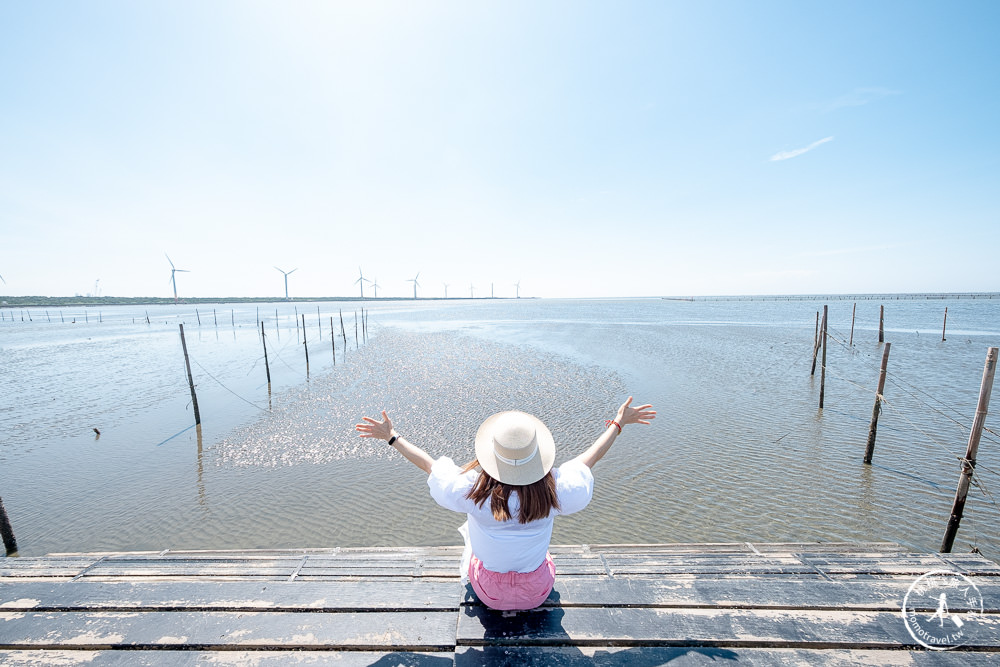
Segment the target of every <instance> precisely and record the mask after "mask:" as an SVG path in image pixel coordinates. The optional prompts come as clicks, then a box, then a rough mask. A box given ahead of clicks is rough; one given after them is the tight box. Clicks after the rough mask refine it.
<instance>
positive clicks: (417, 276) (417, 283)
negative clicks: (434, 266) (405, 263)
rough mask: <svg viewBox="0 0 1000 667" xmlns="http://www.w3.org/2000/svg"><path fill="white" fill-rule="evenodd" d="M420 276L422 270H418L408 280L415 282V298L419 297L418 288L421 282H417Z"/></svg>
mask: <svg viewBox="0 0 1000 667" xmlns="http://www.w3.org/2000/svg"><path fill="white" fill-rule="evenodd" d="M419 277H420V272H419V271H417V275H415V276H413V277H412V278H410V279H409V280H407V281H406V282H408V283H413V298H414V299H416V298H417V288H418V287H420V283H419V282H417V278H419Z"/></svg>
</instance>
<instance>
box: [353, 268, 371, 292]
mask: <svg viewBox="0 0 1000 667" xmlns="http://www.w3.org/2000/svg"><path fill="white" fill-rule="evenodd" d="M370 282H371V281H370V280H368V279H367V278H365V274H363V273H362V272H361V267H360V266H359V267H358V279H357V280H355V281H354V284H355V285H358V284H360V285H361V298H362V299H364V298H365V283H370Z"/></svg>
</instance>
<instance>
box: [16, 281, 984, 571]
mask: <svg viewBox="0 0 1000 667" xmlns="http://www.w3.org/2000/svg"><path fill="white" fill-rule="evenodd" d="M855 301H856V302H857V321H856V324H855V329H854V345H853V347H849V346H848V345H847V341H848V338H849V336H850V326H851V308H852V304H853V303H854V302H855ZM824 303H827V304H829V306H830V334H831V336H832V338H831V340H830V347H829V349H828V360H827V367H828V372H827V384H826V396H825V400H826V405H825V409H824V410H822V411H821V410H819V409H818V407H817V405H818V395H819V376H820V372H819V369H817V372H816V375H815V376H810V372H809V371H810V366H811V363H812V346H813V336H814V327H815V316H816V315H815V314H816V312H817V311H818V310H822V305H823V304H824ZM880 303H882V304H884V305H885V307H886V316H885V317H886V340H887V341H888V342H891V343H892V351H891V356H890V359H889V382H888V383H887V387H886V390H885V397H886V400H887V405H886V406H885V408H884V410H883V413H882V416H881V418H880V421H879V430H878V442H877V445H876V449H875V460H874V462H875V465H873V466H865V465H863V464H862V456H863V453H864V447H865V442H866V439H867V434H868V423H869V420H870V417H871V411H872V404H873V401H874V390H875V386H876V384H877V376H878V366H879V362H880V359H881V346H880V345H879V344H878V341H877V328H878V311H879V304H880ZM364 305H365V307H366V309H368V311H369V313H370V316H369V323H370V325H369V339H368V342H367V343H365V342H364V341H362V343H361V345H360V346H359V348H358V349H355V340H354V313H355V310H356V309H358V308H360V306H361V304H360V303H358V302H345V303H335V302H327V303H319V304H316V303H312V304H303V303H298V304H294V305H293V304H288V303H278V304H268V305H263V304H262V305H261V306H260V307H259V309H258V307H257V306H256V305H247V304H239V305H233V306H230V305H219V306H216V307H215V311H216V312H215V314H214V315H213V312H212V307H211V306H204V305H199V306H198V309H199V315H200V317H201V322H202V323H201V325H200V326H199V325H198V323H197V316H196V314H195V309H194V307H193V306H190V305H183V304H182V305H178V306H156V307H152V306H151V307H149V308H145V307H134V306H130V307H126V306H121V307H101V308H99V309H98V308H91V309H88V310H87V311H86V312H84V311H83V310H82V309H80V308H76V309H68V308H63V309H62V311H59V310H58V309H49V312H48V313H46V312H45V310H44V309H30V311H28V310H22V309H5V316H6V319H5V320H4V321H2V322H0V367H2V368H3V379H4V382H3V389H2V398H0V497H2V498H3V501H4V504H5V505H6V507H7V511H8V514H9V515H10V519H11V522H12V524H13V527H14V531H15V534H16V535H17V539H18V543H19V546H20V549H21V554H23V555H38V554H44V553H50V552H60V551H104V550H162V549H167V548H170V549H212V548H271V547H273V548H294V547H332V546H373V545H386V546H404V545H437V544H459V543H460V537H459V535H458V533H457V532H456V530H455V529H456V527H457V526H458V525H459V524H461V523H462V520H463V519H462V517H460V516H459V515H457V514H453V513H451V512H448V511H446V510H444V509H441V508H439V507H437V505H435V504H434V502H433V501H432V500H431V499H430V497H429V495H428V493H427V486H426V481H425V476H424V475H423V473H421V472H420V471H419V470H417V469H416V468H415V467H413V466H412V465H411V464H409V463H407V462H405V461H404V460H403V459H402V457H400V456H399V455H398V454H396V453H395V451H393V450H391V449H390V448H388V447H387V445H385V443H382V442H380V441H371V440H361V439H360V438H358V437H357V435H356V434H355V432H354V430H353V425H354V424H355V423H356V422H357V421H358V419H359V417H360V416H361V415H362V414H366V415H372V416H374V415H377V413H378V411H379V410H381V409H382V408H385V409H386V410H388V412H389V414H390V416H391V417H392V418H393V421H394V423H395V425H396V428H397V430H399V431H400V432H401V433H403V434H405V435H406V436H407V438H409V439H410V440H411V441H413V442H415V443H417V444H419V445H421V446H423V447H424V448H425V449H427V450H428V451H429V452H430V453H431V455H432V456H441V455H448V456H451V457H452V458H454V459H455V460H456V461H458V462H460V463H461V462H465V461H466V460H468V458H470V456H471V451H472V439H473V436H474V434H475V431H476V428H477V427H478V425H479V423H480V422H481V421H482V420H483V419H485V418H486V417H487V416H489V415H490V414H492V413H494V412H497V411H500V410H506V409H513V408H517V409H522V410H525V411H528V412H531V413H533V414H536V415H538V416H539V417H540V418H541V419H542V420H543V421H545V422H546V423H547V424H548V425H549V427H550V428H551V430H552V432H553V434H554V436H555V439H556V443H557V465H558V463H560V462H562V461H565V460H567V459H569V458H571V457H572V456H575V455H576V454H577V453H579V452H581V451H582V450H583V449H584V448H586V447H587V446H588V445H589V444H590V443H591V442H593V440H594V439H595V438H596V437H597V436H598V435H599V434H600V432H601V431H602V430H603V427H604V420H605V419H607V418H610V417H612V416H613V414H614V411H615V409H616V408H617V407H618V405H619V404H620V403H621V402H622V401H623V400H624V398H626V397H627V396H628V395H629V394H632V395H634V396H635V399H636V401H639V402H649V403H653V404H654V407H655V408H656V409H657V411H658V417H657V419H656V420H655V422H654V423H653V424H652V425H650V426H646V427H643V426H631V427H627V428H626V430H625V433H624V435H623V436H622V437H621V438H619V440H618V442H617V443H616V444H615V446H614V447H613V448H612V450H611V452H610V453H609V454H608V456H606V457H605V458H604V459H603V460H602V461H601V462H600V464H598V466H597V467H596V468H595V477H596V487H595V494H594V500H593V502H592V504H591V505H590V507H588V508H587V510H585V511H583V512H581V513H579V514H576V515H573V516H570V517H564V518H561V519H560V520H559V521H557V522H556V527H555V533H554V536H553V541H554V542H555V543H591V544H595V543H634V542H731V541H812V540H830V541H837V540H847V541H863V540H889V541H895V542H900V543H902V544H905V545H908V546H911V547H913V548H916V549H920V550H931V551H933V550H936V549H937V547H938V545H939V544H940V541H941V537H942V535H943V533H944V528H945V524H946V520H947V516H948V513H949V511H950V508H951V503H952V500H953V497H954V489H955V485H956V482H957V480H958V475H959V466H958V462H957V458H956V457H957V456H960V455H962V454H963V453H964V451H965V446H966V442H967V439H968V431H967V428H968V426H969V425H970V424H971V423H972V418H973V414H974V412H975V407H976V401H977V397H978V392H979V386H980V382H981V379H982V372H983V363H984V360H985V357H986V350H987V348H988V347H989V346H996V345H998V344H1000V298H994V299H982V298H980V299H948V300H939V299H933V300H925V299H913V300H910V299H899V300H889V299H886V300H881V301H878V300H867V299H863V298H861V299H857V300H855V299H852V298H849V299H843V300H840V299H836V298H829V299H824V298H816V299H815V300H804V299H801V300H767V299H765V300H760V299H757V300H752V301H749V300H699V301H695V302H683V301H668V300H660V299H637V300H529V299H520V300H496V301H494V300H475V301H469V300H454V301H446V302H445V301H418V302H403V301H394V302H388V301H381V302H367V303H365V304H364ZM317 306H318V307H319V309H320V314H319V315H317ZM946 306H947V307H948V337H947V338H948V340H947V341H946V342H941V323H942V317H943V312H944V308H945V307H946ZM296 309H297V310H296ZM340 309H343V312H344V322H345V326H346V329H347V339H348V346H347V347H348V349H347V351H346V361H345V358H344V356H345V355H344V350H343V340H342V339H341V338H340V323H339V319H337V316H338V310H340ZM29 312H30V320H29V318H28V316H27V315H28V314H29ZM147 312H148V314H149V319H150V323H149V324H147V323H146V313H147ZM303 313H304V314H305V315H306V326H307V328H308V330H307V336H308V347H309V357H310V375H309V377H308V378H307V377H306V370H305V359H304V354H303V349H302V345H301V335H298V336H297V331H296V322H299V325H301V314H303ZM258 314H259V317H260V318H261V319H262V320H264V323H265V332H266V336H267V342H268V355H269V361H270V366H271V375H272V386H271V393H270V396H269V394H268V389H267V384H266V380H265V370H264V365H263V353H262V347H261V341H260V332H259V329H258V327H257V326H256V321H257V317H258ZM296 314H298V315H296ZM331 316H333V317H334V318H335V320H336V331H337V340H336V350H337V352H336V354H337V360H336V365H334V364H333V358H332V352H331V340H330V322H329V318H330V317H331ZM297 317H298V319H297ZM12 318H13V319H12ZM22 318H23V321H22ZM74 320H75V323H73V321H74ZM216 321H217V322H218V324H217V325H216V324H215V322H216ZM178 322H183V323H184V325H185V327H184V328H185V332H186V334H187V346H188V350H189V353H190V355H191V359H192V372H193V375H194V377H195V382H196V384H197V389H198V402H199V406H200V410H201V415H202V422H203V425H202V429H201V434H200V438H199V435H198V433H197V431H196V430H195V429H191V428H188V427H189V426H190V425H191V424H192V423H193V413H192V409H191V405H190V394H189V391H188V387H187V377H186V372H185V369H184V360H183V355H182V352H181V345H180V338H179V334H178V327H177V324H178ZM320 323H322V327H320ZM320 328H322V336H321V337H320V331H319V330H320ZM996 403H997V401H996V399H995V400H994V405H993V410H992V412H993V413H994V414H995V413H996V412H997V410H998V408H997V407H996ZM994 424H996V420H995V419H994V418H993V417H992V416H991V417H988V418H987V422H986V425H987V428H991V429H993V430H995V428H994V426H993V425H994ZM94 428H98V429H100V431H101V434H100V437H97V436H96V434H95V433H94V431H93V429H94ZM978 462H979V467H978V468H977V470H978V471H979V474H980V478H981V480H982V482H983V484H984V485H985V488H986V489H987V491H989V492H991V493H993V494H994V496H993V497H994V498H996V499H997V502H1000V475H998V474H997V472H996V471H1000V438H997V437H996V436H995V435H993V434H992V433H991V432H987V433H985V434H984V437H983V441H982V444H981V445H980V453H979V459H978ZM970 545H976V546H978V547H979V548H980V549H981V550H982V551H983V552H984V553H985V554H986V555H987V556H989V557H991V558H994V559H996V558H998V557H1000V508H998V506H997V504H995V503H994V502H993V500H991V499H990V497H988V496H986V495H985V494H984V493H983V492H982V491H981V490H980V489H978V488H975V487H974V488H973V490H972V492H971V493H970V500H969V504H968V505H967V507H966V515H965V519H964V520H963V523H962V527H961V529H960V531H959V534H958V539H957V540H956V543H955V550H956V551H967V550H968V549H969V547H970Z"/></svg>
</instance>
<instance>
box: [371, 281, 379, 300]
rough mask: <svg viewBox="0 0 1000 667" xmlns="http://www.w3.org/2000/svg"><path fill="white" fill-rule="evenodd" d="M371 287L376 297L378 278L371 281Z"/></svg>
mask: <svg viewBox="0 0 1000 667" xmlns="http://www.w3.org/2000/svg"><path fill="white" fill-rule="evenodd" d="M372 289H373V290H375V298H376V299H377V298H378V278H376V279H375V280H373V281H372Z"/></svg>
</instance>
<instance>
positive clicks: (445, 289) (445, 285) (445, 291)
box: [441, 283, 448, 299]
mask: <svg viewBox="0 0 1000 667" xmlns="http://www.w3.org/2000/svg"><path fill="white" fill-rule="evenodd" d="M441 284H442V285H444V298H446V299H447V298H448V283H441Z"/></svg>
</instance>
